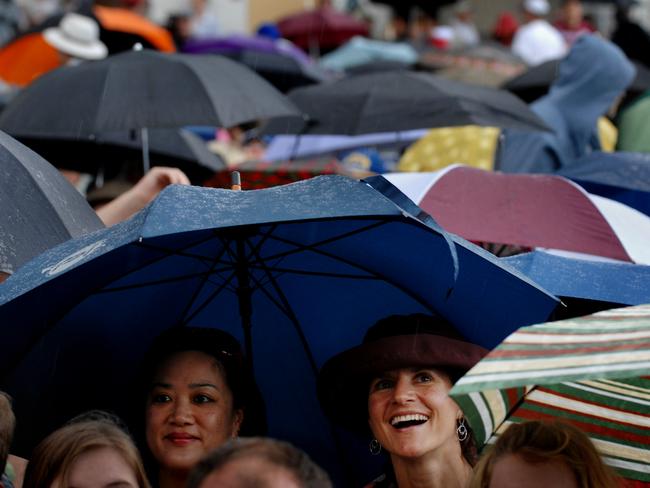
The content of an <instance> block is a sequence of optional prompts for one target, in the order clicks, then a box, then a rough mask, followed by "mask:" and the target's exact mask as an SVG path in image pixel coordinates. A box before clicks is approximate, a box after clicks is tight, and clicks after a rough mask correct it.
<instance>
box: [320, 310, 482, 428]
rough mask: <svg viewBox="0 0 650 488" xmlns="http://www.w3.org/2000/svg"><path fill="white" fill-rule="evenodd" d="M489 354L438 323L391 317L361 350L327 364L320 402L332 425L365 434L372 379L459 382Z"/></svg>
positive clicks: (415, 317)
mask: <svg viewBox="0 0 650 488" xmlns="http://www.w3.org/2000/svg"><path fill="white" fill-rule="evenodd" d="M487 353H488V351H487V350H486V349H484V348H483V347H481V346H477V345H475V344H472V343H470V342H467V341H466V340H464V338H463V337H462V336H461V335H460V334H459V333H458V332H457V331H456V330H455V329H454V328H453V326H452V325H451V324H449V323H448V322H446V321H445V320H444V319H442V318H440V317H432V316H429V315H423V314H413V315H392V316H390V317H387V318H385V319H382V320H380V321H379V322H377V323H376V324H375V325H373V326H372V327H371V328H370V329H368V332H367V333H366V336H365V337H364V339H363V342H362V343H361V345H359V346H356V347H353V348H352V349H348V350H347V351H344V352H342V353H340V354H338V355H337V356H334V357H333V358H331V359H330V360H328V361H327V362H326V363H325V364H324V366H323V367H322V369H321V371H320V373H319V376H318V397H319V400H320V403H321V407H322V408H323V410H324V412H325V415H327V416H328V417H329V418H330V419H331V420H333V421H334V422H335V423H337V424H339V425H341V426H343V427H345V428H347V429H349V430H351V431H353V432H358V433H362V434H366V433H368V388H369V385H370V381H371V380H372V378H373V377H375V376H376V375H378V374H381V373H383V372H385V371H390V370H393V369H400V368H436V369H440V370H442V371H444V372H446V373H447V374H448V375H449V377H450V379H451V380H452V382H455V381H456V380H458V379H459V378H460V377H461V376H462V375H463V374H465V373H466V372H467V371H468V370H469V369H471V368H472V367H473V366H474V365H475V364H476V363H477V362H478V361H479V360H480V359H481V358H483V356H485V355H486V354H487Z"/></svg>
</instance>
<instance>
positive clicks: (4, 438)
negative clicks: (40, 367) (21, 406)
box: [0, 391, 16, 473]
mask: <svg viewBox="0 0 650 488" xmlns="http://www.w3.org/2000/svg"><path fill="white" fill-rule="evenodd" d="M15 428H16V417H15V416H14V411H13V409H12V408H11V398H10V397H9V395H7V394H6V393H4V392H2V391H0V473H2V472H4V469H5V466H6V464H7V458H8V457H9V448H10V447H11V441H12V440H13V437H14V430H15Z"/></svg>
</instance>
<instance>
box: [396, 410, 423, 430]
mask: <svg viewBox="0 0 650 488" xmlns="http://www.w3.org/2000/svg"><path fill="white" fill-rule="evenodd" d="M427 420H429V417H427V416H426V415H422V414H421V413H412V414H408V415H396V416H395V417H393V418H392V419H390V425H392V426H393V427H395V428H397V429H403V428H405V427H412V426H415V425H422V424H423V423H425V422H426V421H427Z"/></svg>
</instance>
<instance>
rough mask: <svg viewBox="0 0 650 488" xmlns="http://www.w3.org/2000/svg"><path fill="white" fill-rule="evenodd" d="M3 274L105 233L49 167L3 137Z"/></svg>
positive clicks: (0, 238)
mask: <svg viewBox="0 0 650 488" xmlns="http://www.w3.org/2000/svg"><path fill="white" fill-rule="evenodd" d="M0 166H1V167H2V171H1V174H2V178H0V208H2V212H0V271H2V272H5V273H13V272H15V271H16V270H17V269H18V268H19V267H20V266H21V265H23V264H24V263H25V262H27V261H28V260H29V259H31V258H33V257H34V256H36V255H38V254H40V253H42V252H43V251H45V250H47V249H49V248H51V247H54V246H56V245H58V244H61V243H62V242H64V241H67V240H68V239H70V238H72V237H79V236H82V235H84V234H87V233H89V232H92V231H94V230H98V229H101V228H103V227H104V225H103V224H102V223H101V221H100V220H99V218H98V217H97V215H96V214H95V212H94V211H93V209H92V208H90V206H89V205H88V203H86V200H84V198H83V197H82V196H81V194H80V193H79V192H78V191H77V190H76V189H75V188H74V187H73V186H72V185H71V184H70V183H68V181H67V180H66V179H65V178H64V177H63V176H62V175H61V174H60V173H59V172H58V171H57V170H56V168H54V167H53V166H52V165H51V164H50V163H48V162H47V161H45V160H44V159H43V158H41V157H40V156H39V155H38V154H36V153H35V152H33V151H32V150H31V149H29V148H27V147H25V146H24V145H22V144H21V143H19V142H18V141H16V140H15V139H13V138H11V137H10V136H8V135H7V134H5V133H3V132H0Z"/></svg>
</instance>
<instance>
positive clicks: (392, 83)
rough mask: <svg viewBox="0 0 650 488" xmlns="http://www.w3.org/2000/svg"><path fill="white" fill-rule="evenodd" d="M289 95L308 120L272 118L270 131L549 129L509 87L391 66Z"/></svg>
mask: <svg viewBox="0 0 650 488" xmlns="http://www.w3.org/2000/svg"><path fill="white" fill-rule="evenodd" d="M289 98H290V99H291V100H292V101H293V102H294V103H295V104H296V105H297V106H298V107H299V108H300V109H301V110H302V111H303V112H304V113H305V114H307V116H308V117H309V121H308V122H307V123H306V124H305V123H300V122H298V123H296V121H295V120H289V119H286V120H280V119H278V120H277V121H273V122H272V123H270V124H268V126H267V127H266V129H265V132H266V133H268V134H273V133H276V134H282V133H292V132H301V133H303V134H340V135H358V134H369V133H375V132H395V131H403V130H411V129H422V128H429V127H450V126H459V125H471V124H474V125H484V126H496V127H503V128H517V129H528V130H548V128H547V127H546V125H545V124H544V122H543V121H542V120H541V119H540V118H539V117H537V115H535V114H534V113H533V112H532V111H531V110H530V109H529V108H528V106H527V105H526V104H525V103H523V102H522V101H521V100H519V99H518V98H517V97H515V96H514V95H512V94H511V93H508V92H506V91H503V90H496V89H493V88H488V87H482V86H477V85H469V84H465V83H460V82H454V81H451V80H447V79H445V78H442V77H439V76H434V75H431V74H428V73H415V72H408V71H390V72H383V73H374V74H368V75H360V76H354V77H349V78H345V79H342V80H340V81H336V82H334V83H327V84H322V85H316V86H311V87H305V88H299V89H297V90H294V91H292V92H291V93H290V94H289ZM296 129H297V130H296Z"/></svg>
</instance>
